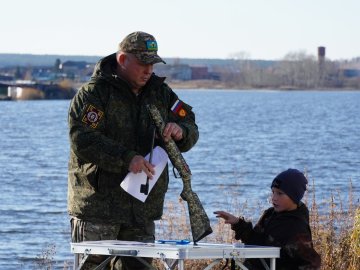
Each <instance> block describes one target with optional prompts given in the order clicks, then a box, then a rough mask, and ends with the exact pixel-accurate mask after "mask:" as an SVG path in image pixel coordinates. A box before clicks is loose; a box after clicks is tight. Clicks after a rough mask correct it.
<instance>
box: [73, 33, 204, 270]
mask: <svg viewBox="0 0 360 270" xmlns="http://www.w3.org/2000/svg"><path fill="white" fill-rule="evenodd" d="M159 62H163V63H165V62H164V61H163V60H162V59H161V58H160V57H159V56H158V54H157V43H156V40H155V38H154V37H153V36H152V35H150V34H147V33H144V32H134V33H131V34H129V35H128V36H126V37H125V38H124V40H123V41H122V42H121V43H120V44H119V50H118V52H117V53H114V54H111V55H109V56H107V57H105V58H103V59H101V60H100V61H99V62H98V63H97V65H96V67H95V69H94V73H93V76H92V78H91V80H90V81H89V82H88V83H86V84H85V85H83V86H82V87H81V88H80V89H79V91H78V93H77V94H76V96H75V97H74V98H73V100H72V102H71V105H70V109H69V119H68V120H69V130H70V132H69V133H70V144H71V150H70V161H69V178H68V182H69V183H68V212H69V214H70V216H71V233H72V241H73V242H81V241H95V240H114V239H118V240H131V241H132V240H133V241H144V242H153V241H154V239H155V238H154V234H155V226H154V220H158V219H160V218H161V216H162V213H163V205H164V197H165V193H166V191H167V188H168V182H169V177H168V169H167V167H166V168H165V170H164V171H163V172H162V174H161V176H160V178H159V179H158V181H157V182H156V184H155V186H154V188H153V189H152V190H151V192H150V193H149V196H148V197H147V199H146V201H145V203H143V202H141V201H139V200H137V199H136V198H134V197H132V196H131V195H129V194H128V193H126V192H125V191H124V190H123V189H122V188H121V187H120V183H121V181H122V180H123V179H124V177H125V176H126V175H127V173H128V172H133V173H139V172H142V171H143V172H145V173H146V174H147V176H148V177H149V178H150V181H151V178H152V176H153V174H154V168H153V165H152V164H150V163H149V162H148V161H147V160H146V159H145V158H144V156H145V155H146V154H147V153H149V152H150V151H151V145H152V137H153V136H152V135H153V128H154V127H153V124H152V122H151V119H150V117H149V113H148V111H147V108H146V105H148V104H154V105H156V107H157V108H158V109H159V111H160V112H161V115H162V117H163V119H164V121H165V122H166V123H167V124H166V127H165V129H164V133H163V135H164V137H165V140H167V139H169V138H172V139H174V141H175V142H176V144H177V145H178V147H179V149H180V150H181V151H182V152H185V151H188V150H189V149H191V147H192V146H194V144H195V143H196V142H197V140H198V136H199V133H198V128H197V125H196V124H195V115H194V113H193V112H192V107H190V106H189V105H187V104H186V103H184V102H182V101H181V100H179V99H178V97H177V95H176V94H175V93H174V92H173V91H172V89H171V88H170V87H169V86H168V85H167V84H166V83H164V80H165V78H160V77H158V76H156V75H155V74H154V73H153V65H154V64H156V63H159ZM161 144H162V142H161V141H160V140H159V139H156V140H155V146H156V145H160V146H161ZM102 260H104V258H103V257H101V256H90V258H89V259H88V261H89V262H87V263H86V264H85V266H84V268H85V269H90V268H91V267H93V266H94V265H98V264H99V263H100V262H101V261H102ZM147 261H148V262H149V263H151V259H147ZM120 262H121V263H120ZM118 265H122V269H132V270H133V269H147V268H146V266H144V264H142V263H140V262H139V261H138V260H136V259H135V258H131V257H122V258H121V260H118V263H117V264H116V266H115V263H114V262H112V267H113V268H112V269H119V268H118V267H119V266H118Z"/></svg>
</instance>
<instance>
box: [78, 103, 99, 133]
mask: <svg viewBox="0 0 360 270" xmlns="http://www.w3.org/2000/svg"><path fill="white" fill-rule="evenodd" d="M103 116H104V112H102V111H100V110H99V109H97V108H95V106H93V105H91V104H89V105H88V106H87V108H86V110H85V113H84V116H83V118H82V122H83V123H85V124H87V125H89V126H90V127H92V128H96V127H97V125H98V124H99V122H100V119H101V118H103Z"/></svg>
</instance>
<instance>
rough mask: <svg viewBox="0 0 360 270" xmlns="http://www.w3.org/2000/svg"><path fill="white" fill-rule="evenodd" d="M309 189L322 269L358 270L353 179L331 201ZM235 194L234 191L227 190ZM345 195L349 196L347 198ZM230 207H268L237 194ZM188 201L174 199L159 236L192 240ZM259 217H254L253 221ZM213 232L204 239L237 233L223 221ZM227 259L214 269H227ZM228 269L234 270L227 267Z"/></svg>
mask: <svg viewBox="0 0 360 270" xmlns="http://www.w3.org/2000/svg"><path fill="white" fill-rule="evenodd" d="M309 188H310V189H309V192H308V193H307V194H306V196H305V198H304V202H305V203H306V204H307V205H308V207H309V210H310V223H311V224H310V225H311V229H312V235H313V242H314V247H315V249H316V251H317V252H318V253H319V254H320V255H321V258H322V267H321V269H322V270H339V269H342V270H358V269H360V203H359V201H354V198H353V195H352V185H351V182H350V187H349V192H348V193H347V194H346V195H344V194H340V193H333V194H329V198H328V200H325V201H321V202H320V201H318V200H317V198H316V196H315V195H316V192H315V185H314V184H313V185H312V186H311V187H309ZM227 194H228V195H229V196H231V194H230V192H228V193H227ZM344 197H346V198H347V200H346V201H344V199H343V198H344ZM230 201H231V202H230V205H229V206H220V207H221V209H225V210H228V211H229V212H232V213H235V214H236V215H239V216H240V215H243V216H246V217H249V215H250V216H251V213H258V211H259V209H263V210H265V208H267V207H266V206H265V205H267V202H259V203H255V204H253V203H251V202H248V203H241V204H240V203H239V201H238V199H237V198H236V197H232V198H231V199H230ZM186 208H187V205H186V202H184V201H183V200H181V199H179V202H178V203H177V202H175V203H174V202H170V203H168V205H167V210H166V211H165V213H166V214H165V215H164V217H163V219H162V220H161V221H160V228H159V229H160V230H159V235H158V236H157V238H158V239H191V231H190V225H189V223H188V215H187V209H186ZM258 218H259V217H258V216H256V217H252V218H251V219H252V221H253V223H255V222H256V221H257V219H258ZM213 230H214V232H213V234H211V235H209V236H208V237H206V238H205V239H204V240H203V241H205V242H215V243H234V242H235V241H236V240H234V239H235V238H234V233H233V231H232V230H231V229H230V226H229V225H227V224H225V223H224V222H223V221H222V220H218V221H217V223H216V224H215V226H214V225H213ZM209 263H210V260H196V261H195V260H187V261H185V269H192V270H197V269H204V268H205V267H206V265H208V264H209ZM224 264H225V260H224V261H223V262H222V263H221V264H219V265H217V266H216V267H214V268H212V269H215V270H220V269H224V268H223V267H224ZM154 265H155V266H156V267H157V268H158V269H165V268H164V266H163V265H162V263H161V262H160V261H159V260H155V263H154ZM225 269H230V266H227V267H226V268H225Z"/></svg>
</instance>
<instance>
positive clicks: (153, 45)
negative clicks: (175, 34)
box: [146, 40, 158, 51]
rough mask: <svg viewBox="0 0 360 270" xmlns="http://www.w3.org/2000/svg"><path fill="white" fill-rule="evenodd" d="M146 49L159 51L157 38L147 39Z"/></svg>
mask: <svg viewBox="0 0 360 270" xmlns="http://www.w3.org/2000/svg"><path fill="white" fill-rule="evenodd" d="M146 49H147V50H148V51H157V49H158V48H157V43H156V41H155V40H148V41H146Z"/></svg>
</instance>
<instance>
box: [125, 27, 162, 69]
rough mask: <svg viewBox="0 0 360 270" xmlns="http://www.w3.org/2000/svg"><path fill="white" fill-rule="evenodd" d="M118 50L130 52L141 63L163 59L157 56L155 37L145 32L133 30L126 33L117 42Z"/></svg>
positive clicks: (153, 62)
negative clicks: (121, 39)
mask: <svg viewBox="0 0 360 270" xmlns="http://www.w3.org/2000/svg"><path fill="white" fill-rule="evenodd" d="M119 51H123V52H127V53H131V54H133V55H135V57H136V58H137V59H138V60H139V61H140V62H142V63H145V64H156V63H160V62H163V63H164V64H166V63H165V61H164V60H162V59H161V57H160V56H158V54H157V51H158V46H157V43H156V40H155V38H154V37H153V36H152V35H150V34H148V33H145V32H134V33H131V34H129V35H127V36H126V37H125V38H124V39H123V41H121V43H120V44H119Z"/></svg>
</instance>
